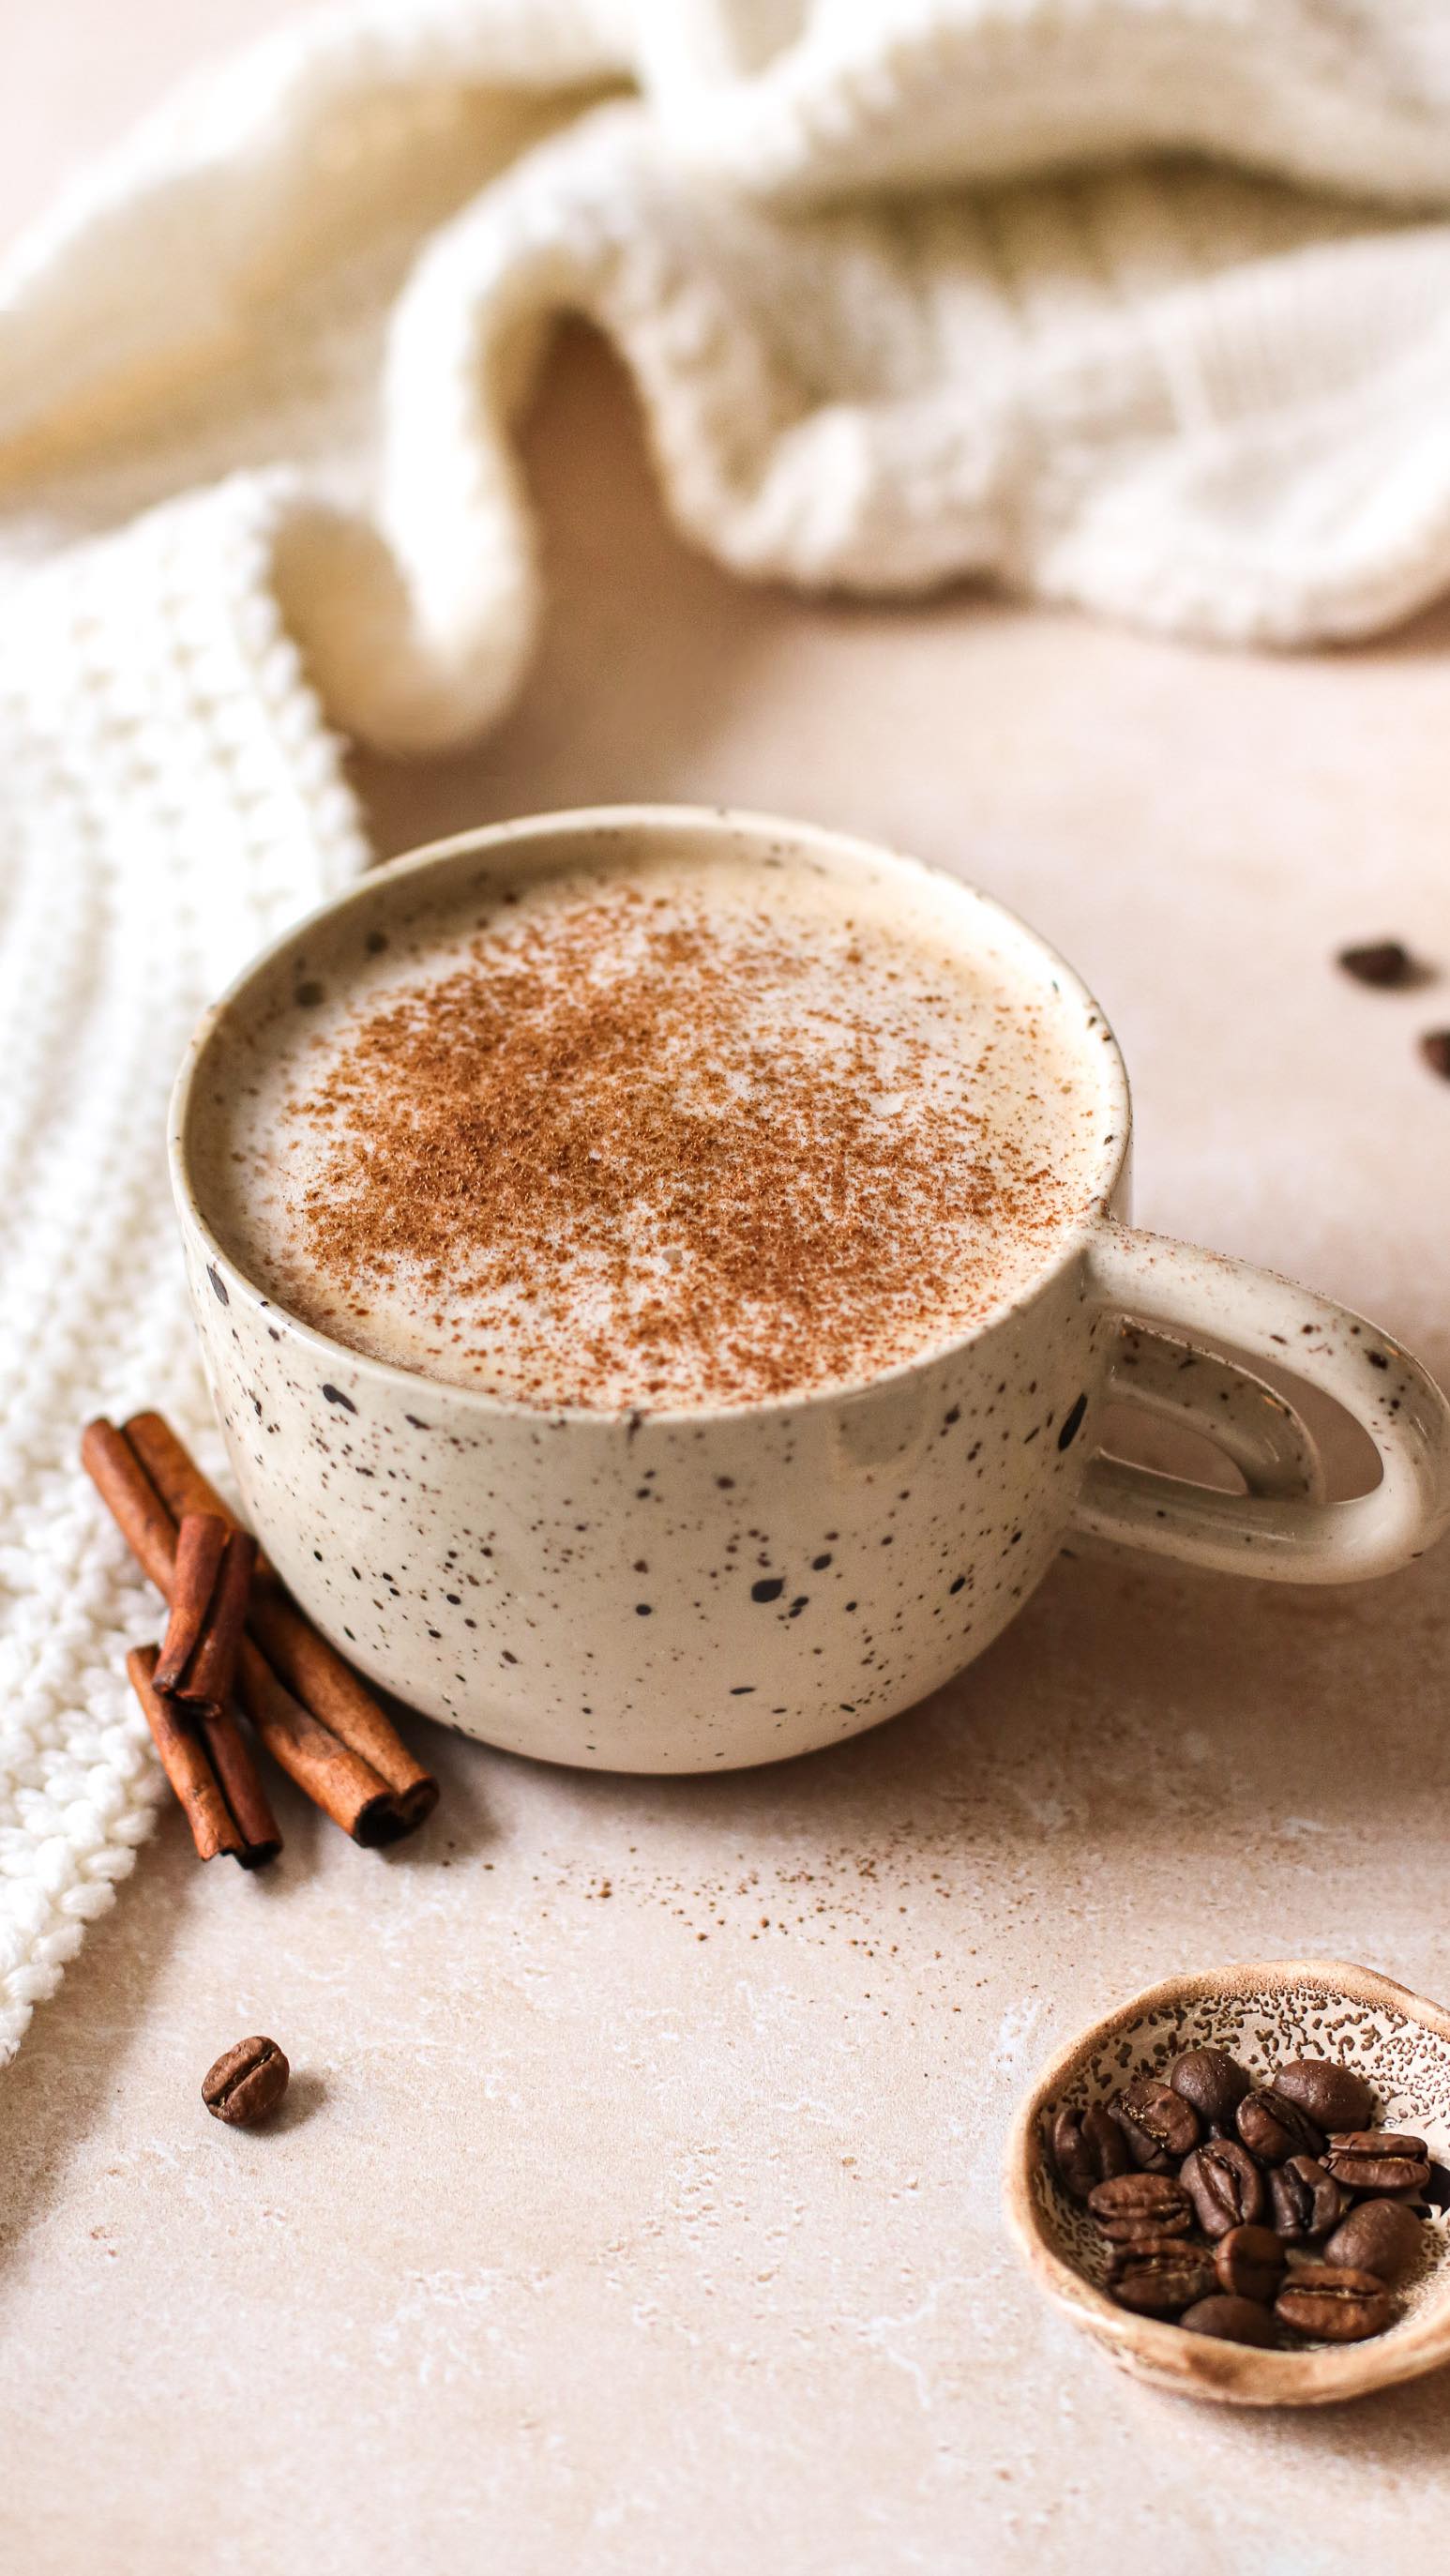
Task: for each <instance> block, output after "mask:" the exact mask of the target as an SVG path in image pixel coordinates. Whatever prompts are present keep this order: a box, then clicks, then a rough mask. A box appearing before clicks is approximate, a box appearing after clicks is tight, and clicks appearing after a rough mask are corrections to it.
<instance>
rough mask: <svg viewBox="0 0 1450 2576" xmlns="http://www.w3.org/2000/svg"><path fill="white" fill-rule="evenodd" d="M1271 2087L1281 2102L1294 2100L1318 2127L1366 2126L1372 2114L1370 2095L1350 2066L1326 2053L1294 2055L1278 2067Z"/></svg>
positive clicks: (1365, 2085)
mask: <svg viewBox="0 0 1450 2576" xmlns="http://www.w3.org/2000/svg"><path fill="white" fill-rule="evenodd" d="M1274 2091H1275V2092H1276V2093H1277V2094H1278V2095H1279V2096H1280V2097H1281V2099H1282V2100H1283V2101H1285V2102H1297V2103H1298V2105H1299V2108H1300V2110H1301V2111H1307V2112H1308V2114H1309V2117H1310V2119H1311V2120H1314V2121H1317V2123H1318V2125H1319V2127H1320V2128H1321V2129H1324V2130H1329V2129H1367V2128H1368V2126H1369V2124H1370V2122H1371V2120H1372V2119H1373V2118H1374V2095H1373V2093H1372V2092H1371V2091H1370V2088H1369V2086H1368V2085H1367V2084H1366V2082H1365V2080H1364V2077H1363V2076H1362V2075H1356V2073H1355V2071H1354V2068H1353V2067H1352V2066H1341V2065H1339V2064H1338V2062H1337V2061H1336V2060H1334V2059H1331V2058H1327V2057H1296V2058H1295V2059H1294V2060H1293V2062H1292V2064H1290V2065H1288V2066H1281V2067H1279V2068H1278V2069H1277V2070H1276V2072H1275V2075H1274Z"/></svg>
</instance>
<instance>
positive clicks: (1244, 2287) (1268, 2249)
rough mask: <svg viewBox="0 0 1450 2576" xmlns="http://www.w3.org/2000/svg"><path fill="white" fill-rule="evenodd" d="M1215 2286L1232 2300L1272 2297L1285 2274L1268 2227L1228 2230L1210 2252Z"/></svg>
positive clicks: (1281, 2254)
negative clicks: (1216, 2277) (1215, 2281)
mask: <svg viewBox="0 0 1450 2576" xmlns="http://www.w3.org/2000/svg"><path fill="white" fill-rule="evenodd" d="M1213 2268H1214V2270H1215V2272H1216V2273H1217V2275H1218V2286H1219V2288H1220V2289H1221V2290H1223V2291H1224V2292H1225V2293H1226V2294H1227V2295H1228V2296H1229V2297H1231V2298H1235V2299H1259V2300H1262V2301H1265V2302H1267V2301H1268V2300H1270V2299H1272V2298H1273V2295H1274V2292H1275V2291H1276V2290H1277V2288H1278V2286H1279V2283H1280V2281H1281V2279H1282V2278H1283V2272H1284V2248H1283V2246H1282V2245H1281V2244H1280V2242H1279V2239H1278V2237H1277V2236H1276V2235H1275V2234H1274V2231H1273V2229H1272V2228H1271V2227H1231V2228H1230V2229H1229V2232H1228V2234H1227V2236H1221V2237H1220V2238H1219V2240H1218V2243H1217V2245H1216V2246H1215V2247H1214V2249H1213Z"/></svg>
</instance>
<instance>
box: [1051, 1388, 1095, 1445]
mask: <svg viewBox="0 0 1450 2576" xmlns="http://www.w3.org/2000/svg"><path fill="white" fill-rule="evenodd" d="M1087 1406H1088V1400H1087V1397H1086V1396H1085V1395H1080V1396H1079V1397H1078V1399H1077V1402H1076V1404H1075V1405H1074V1406H1073V1408H1072V1411H1071V1412H1070V1413H1069V1415H1068V1417H1067V1420H1066V1421H1065V1422H1064V1424H1063V1426H1062V1429H1061V1430H1060V1431H1059V1433H1058V1435H1057V1445H1058V1448H1059V1449H1070V1448H1071V1447H1072V1444H1073V1442H1074V1440H1075V1439H1076V1438H1077V1435H1078V1433H1079V1432H1080V1431H1081V1429H1082V1424H1083V1415H1084V1414H1085V1413H1086V1411H1087Z"/></svg>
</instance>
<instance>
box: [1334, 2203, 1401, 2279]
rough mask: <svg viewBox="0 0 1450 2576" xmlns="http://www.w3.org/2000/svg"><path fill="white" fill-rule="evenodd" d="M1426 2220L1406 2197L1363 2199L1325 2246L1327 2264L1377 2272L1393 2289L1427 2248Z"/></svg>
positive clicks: (1356, 2270) (1355, 2270) (1358, 2270)
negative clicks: (1405, 2201) (1407, 2206)
mask: <svg viewBox="0 0 1450 2576" xmlns="http://www.w3.org/2000/svg"><path fill="white" fill-rule="evenodd" d="M1424 2243H1425V2228H1424V2222H1423V2220H1421V2219H1418V2218H1417V2217H1416V2216H1415V2213H1414V2211H1413V2210H1412V2209H1407V2208H1406V2206H1405V2204H1404V2202H1403V2201H1402V2200H1362V2201H1361V2202H1360V2203H1359V2206H1358V2208H1356V2209H1352V2210H1351V2211H1350V2213H1349V2216H1348V2217H1347V2218H1346V2219H1344V2220H1343V2221H1342V2223H1341V2224H1340V2225H1339V2226H1338V2227H1336V2229H1335V2231H1334V2233H1333V2235H1332V2236H1331V2237H1330V2238H1329V2239H1328V2241H1327V2243H1326V2244H1325V2247H1324V2260H1325V2262H1326V2263H1347V2264H1348V2266H1349V2268H1350V2270H1351V2271H1354V2272H1377V2273H1378V2274H1379V2277H1380V2279H1381V2280H1382V2281H1384V2282H1386V2283H1387V2284H1388V2285H1389V2287H1390V2288H1391V2289H1393V2288H1394V2287H1395V2286H1396V2284H1397V2283H1398V2282H1400V2281H1402V2280H1403V2279H1404V2277H1405V2275H1406V2273H1407V2272H1412V2271H1413V2270H1414V2268H1415V2265H1416V2263H1417V2262H1418V2261H1419V2258H1420V2255H1421V2253H1422V2251H1423V2249H1424Z"/></svg>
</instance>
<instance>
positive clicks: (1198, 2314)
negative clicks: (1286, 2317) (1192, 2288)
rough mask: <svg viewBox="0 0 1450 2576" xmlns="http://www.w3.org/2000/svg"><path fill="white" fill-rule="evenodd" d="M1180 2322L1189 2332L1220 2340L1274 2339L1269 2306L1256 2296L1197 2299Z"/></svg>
mask: <svg viewBox="0 0 1450 2576" xmlns="http://www.w3.org/2000/svg"><path fill="white" fill-rule="evenodd" d="M1178 2322H1179V2324H1180V2325H1181V2326H1183V2327H1184V2328H1185V2329H1186V2330H1187V2332H1188V2333H1189V2334H1201V2335H1213V2336H1215V2337H1216V2338H1217V2340H1218V2341H1219V2342H1220V2343H1256V2344H1272V2343H1273V2340H1274V2320H1273V2318H1272V2317H1271V2316H1270V2314H1269V2311H1268V2309H1267V2308H1264V2307H1260V2306H1258V2305H1257V2304H1256V2302H1255V2301H1254V2300H1253V2299H1236V2298H1231V2297H1227V2296H1225V2295H1224V2294H1222V2293H1215V2295H1214V2296H1213V2297H1212V2298H1209V2299H1197V2300H1195V2301H1194V2304H1193V2306H1192V2307H1191V2308H1185V2309H1184V2311H1183V2314H1182V2316H1181V2317H1180V2318H1179V2320H1178Z"/></svg>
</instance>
